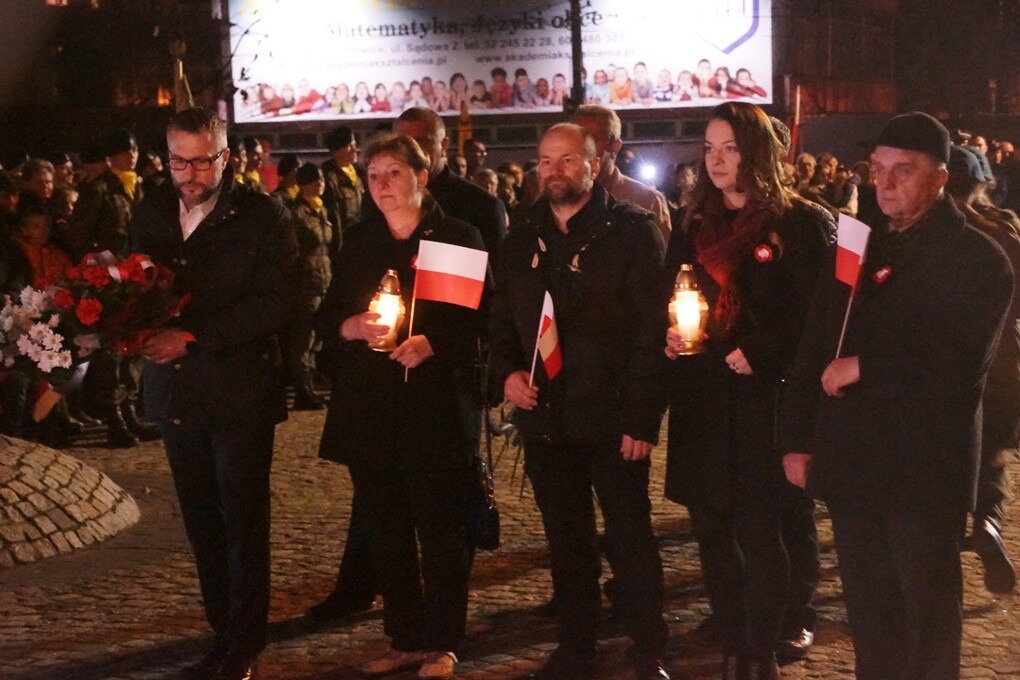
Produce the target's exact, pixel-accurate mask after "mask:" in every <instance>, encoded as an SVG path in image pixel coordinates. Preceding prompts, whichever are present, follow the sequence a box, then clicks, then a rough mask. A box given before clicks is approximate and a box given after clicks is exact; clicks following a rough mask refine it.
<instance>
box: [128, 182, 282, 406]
mask: <svg viewBox="0 0 1020 680" xmlns="http://www.w3.org/2000/svg"><path fill="white" fill-rule="evenodd" d="M131 249H132V251H134V252H140V253H145V254H147V255H149V256H151V257H152V259H153V260H154V261H156V262H159V263H161V264H164V265H166V266H168V267H170V268H172V269H173V270H174V272H175V273H176V281H175V285H176V286H177V287H178V288H179V289H180V290H181V291H182V292H184V293H188V294H190V295H191V303H190V304H189V305H188V306H187V307H185V309H184V311H183V313H182V314H181V316H180V318H179V319H178V320H177V321H176V325H177V326H179V327H181V328H183V329H185V330H187V331H189V332H191V333H192V334H193V335H194V336H195V339H196V345H195V346H194V348H193V349H190V350H189V352H188V354H186V355H185V356H183V357H181V358H180V359H178V360H177V361H174V362H171V363H168V364H164V365H156V364H153V363H149V362H146V363H145V366H144V373H143V378H144V395H145V415H146V417H148V418H150V419H152V420H155V421H162V422H170V423H174V424H182V423H183V424H186V423H188V422H190V421H192V420H194V419H199V418H205V419H207V420H208V421H209V422H212V423H215V424H217V425H224V424H231V425H239V426H243V425H244V424H245V423H248V422H265V421H266V420H272V421H273V422H280V421H282V420H285V419H286V414H287V411H286V403H285V400H284V392H283V381H282V376H281V362H280V351H279V347H278V344H277V341H276V337H275V334H276V332H277V331H278V330H279V329H280V328H281V327H283V326H284V325H286V324H287V322H288V321H289V319H290V315H291V312H292V310H293V309H294V308H295V305H294V299H295V297H296V295H297V281H298V277H297V275H296V271H297V244H296V241H295V238H294V231H293V225H292V224H291V216H290V214H289V212H288V211H287V210H286V208H284V207H283V206H282V205H281V204H280V203H279V202H278V201H275V200H273V199H272V198H270V197H269V196H267V195H264V194H261V193H259V192H256V191H254V190H252V189H250V188H248V187H245V186H242V185H238V184H236V183H235V181H234V178H233V177H232V176H230V175H229V174H226V175H225V176H224V180H223V185H222V189H221V192H220V197H219V200H218V201H217V203H216V207H215V208H214V209H213V211H212V213H210V215H209V216H208V217H207V218H206V219H205V220H204V221H203V222H202V223H201V224H199V225H198V228H197V229H195V231H194V232H193V233H192V234H191V236H189V237H188V240H187V241H185V240H184V239H183V237H182V235H181V226H180V219H179V203H178V197H177V193H176V191H175V190H174V188H173V186H172V185H171V184H168V183H164V184H163V185H161V186H160V187H158V189H157V190H155V191H153V192H152V193H150V194H149V195H148V196H146V198H145V200H144V201H143V202H142V204H141V205H139V206H138V209H137V211H136V213H135V223H134V229H133V232H132V241H131Z"/></svg>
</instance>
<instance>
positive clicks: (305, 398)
mask: <svg viewBox="0 0 1020 680" xmlns="http://www.w3.org/2000/svg"><path fill="white" fill-rule="evenodd" d="M324 408H326V404H325V402H323V401H322V399H320V398H319V395H317V394H316V393H315V392H312V391H311V390H296V391H295V392H294V410H295V411H321V410H322V409H324Z"/></svg>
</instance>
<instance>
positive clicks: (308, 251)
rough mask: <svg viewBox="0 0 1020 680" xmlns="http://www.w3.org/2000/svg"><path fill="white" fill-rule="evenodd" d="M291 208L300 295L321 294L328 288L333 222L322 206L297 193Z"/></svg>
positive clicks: (313, 295) (314, 295)
mask: <svg viewBox="0 0 1020 680" xmlns="http://www.w3.org/2000/svg"><path fill="white" fill-rule="evenodd" d="M290 210H291V212H292V213H293V214H294V229H295V231H296V233H297V243H298V258H299V259H300V260H301V272H302V276H301V296H302V298H315V297H320V296H322V295H325V294H326V289H327V288H329V280H330V276H331V264H330V263H331V252H332V251H333V247H332V246H333V239H334V238H335V235H334V229H333V225H332V224H330V221H329V217H328V216H327V215H326V211H325V209H319V208H316V207H315V206H312V205H311V204H310V203H308V201H306V200H305V199H304V198H303V197H302V196H300V195H298V197H297V198H295V199H294V201H293V202H292V203H291V204H290Z"/></svg>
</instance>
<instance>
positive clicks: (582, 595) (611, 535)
mask: <svg viewBox="0 0 1020 680" xmlns="http://www.w3.org/2000/svg"><path fill="white" fill-rule="evenodd" d="M524 464H525V471H526V472H527V474H528V477H529V478H530V479H531V484H532V487H533V488H534V490H535V501H536V502H537V503H538V509H539V511H540V512H541V513H542V523H543V525H544V526H545V535H546V538H547V539H548V541H549V550H550V553H551V561H552V574H553V581H554V582H555V583H556V594H557V599H558V600H559V602H560V605H559V610H558V611H559V617H560V632H559V643H560V646H561V647H563V648H564V649H565V650H568V651H570V652H572V653H575V654H579V655H592V654H594V652H595V635H596V628H597V625H598V616H599V609H600V604H601V597H602V596H601V592H600V590H599V576H600V575H601V572H602V562H601V558H600V556H599V549H598V542H597V537H596V525H595V504H594V498H593V496H592V489H593V488H594V490H595V494H596V495H597V496H598V502H599V507H600V508H601V509H602V518H603V520H604V522H605V532H606V541H607V543H608V549H607V551H606V554H607V557H608V559H609V564H610V566H611V567H612V569H613V578H614V584H616V586H617V592H618V593H619V594H618V595H617V596H615V597H614V599H613V608H614V610H615V611H617V613H618V614H619V615H620V618H621V620H622V621H623V623H624V626H625V627H626V630H627V634H628V635H629V636H630V637H631V639H632V640H634V643H635V647H636V651H637V652H638V653H639V654H641V655H644V656H648V657H652V658H659V657H661V656H662V652H663V650H664V649H665V646H666V642H667V640H668V637H669V632H668V630H667V628H666V623H665V621H664V619H663V617H662V598H663V576H662V561H661V559H660V557H659V548H658V543H657V542H656V539H655V536H654V534H653V533H652V522H651V503H650V502H649V500H648V467H649V464H648V461H647V460H644V461H639V462H627V461H625V460H623V458H622V457H621V455H620V451H619V442H616V443H614V444H597V445H596V444H559V445H551V444H547V443H545V442H541V441H532V440H525V443H524Z"/></svg>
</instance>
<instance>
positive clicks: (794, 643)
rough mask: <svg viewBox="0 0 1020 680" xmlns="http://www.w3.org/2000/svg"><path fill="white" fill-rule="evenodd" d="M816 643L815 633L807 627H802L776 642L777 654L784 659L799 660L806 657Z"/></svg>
mask: <svg viewBox="0 0 1020 680" xmlns="http://www.w3.org/2000/svg"><path fill="white" fill-rule="evenodd" d="M814 643H815V634H814V632H813V631H810V630H808V629H807V628H801V629H800V630H799V631H798V632H796V633H794V634H793V635H790V636H789V637H783V639H782V640H780V641H779V642H777V643H776V656H778V657H779V658H780V659H782V660H783V661H798V660H800V659H803V658H805V657H806V656H807V655H808V652H810V651H811V646H812V645H814Z"/></svg>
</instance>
